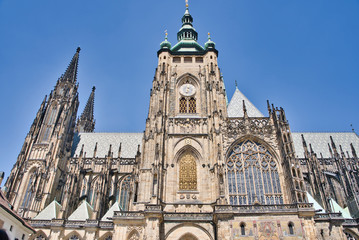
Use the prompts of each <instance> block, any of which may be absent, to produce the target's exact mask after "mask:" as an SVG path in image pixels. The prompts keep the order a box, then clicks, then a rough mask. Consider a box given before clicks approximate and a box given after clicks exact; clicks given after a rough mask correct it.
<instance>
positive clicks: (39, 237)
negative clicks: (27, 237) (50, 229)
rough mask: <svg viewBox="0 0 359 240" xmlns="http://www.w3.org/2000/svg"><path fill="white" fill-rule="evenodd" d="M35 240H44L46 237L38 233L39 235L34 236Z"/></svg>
mask: <svg viewBox="0 0 359 240" xmlns="http://www.w3.org/2000/svg"><path fill="white" fill-rule="evenodd" d="M34 239H35V240H45V239H46V238H45V237H44V235H42V234H40V235H39V236H37V237H35V238H34Z"/></svg>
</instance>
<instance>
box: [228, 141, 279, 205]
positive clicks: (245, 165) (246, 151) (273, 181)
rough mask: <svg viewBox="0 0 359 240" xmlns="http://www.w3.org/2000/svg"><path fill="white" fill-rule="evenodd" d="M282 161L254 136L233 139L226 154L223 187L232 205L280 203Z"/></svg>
mask: <svg viewBox="0 0 359 240" xmlns="http://www.w3.org/2000/svg"><path fill="white" fill-rule="evenodd" d="M281 176H282V169H281V164H280V163H279V161H278V159H277V158H276V156H275V154H274V152H273V151H271V148H270V146H268V144H266V143H265V142H264V141H258V139H256V138H248V137H244V138H242V139H240V140H237V141H235V143H234V144H232V145H231V147H230V148H229V149H228V151H227V154H226V189H227V193H228V197H229V202H230V204H231V205H247V204H249V205H251V204H256V203H260V204H283V202H284V200H283V199H284V196H283V193H284V188H283V186H284V182H283V177H281Z"/></svg>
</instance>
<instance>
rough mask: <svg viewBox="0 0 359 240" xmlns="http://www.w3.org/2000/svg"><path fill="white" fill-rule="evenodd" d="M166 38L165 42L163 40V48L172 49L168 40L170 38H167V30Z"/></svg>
mask: <svg viewBox="0 0 359 240" xmlns="http://www.w3.org/2000/svg"><path fill="white" fill-rule="evenodd" d="M165 32H166V33H165V35H166V36H165V40H164V41H163V42H161V44H160V45H161V49H171V43H170V42H169V41H168V38H167V35H168V33H167V30H166V31H165Z"/></svg>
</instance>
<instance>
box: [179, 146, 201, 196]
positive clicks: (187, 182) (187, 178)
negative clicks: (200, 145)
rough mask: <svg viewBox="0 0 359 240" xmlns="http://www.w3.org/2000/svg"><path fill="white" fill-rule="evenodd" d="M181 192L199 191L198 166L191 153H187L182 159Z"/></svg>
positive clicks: (180, 173)
mask: <svg viewBox="0 0 359 240" xmlns="http://www.w3.org/2000/svg"><path fill="white" fill-rule="evenodd" d="M179 165H180V172H179V190H190V191H191V190H197V166H196V160H195V158H194V156H193V155H192V154H191V153H189V152H188V153H185V154H184V155H183V156H182V157H181V159H180V164H179Z"/></svg>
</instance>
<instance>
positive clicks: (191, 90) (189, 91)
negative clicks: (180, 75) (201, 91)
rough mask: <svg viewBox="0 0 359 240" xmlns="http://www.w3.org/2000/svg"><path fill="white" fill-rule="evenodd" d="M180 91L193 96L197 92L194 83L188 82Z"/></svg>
mask: <svg viewBox="0 0 359 240" xmlns="http://www.w3.org/2000/svg"><path fill="white" fill-rule="evenodd" d="M180 93H181V94H182V95H183V96H186V97H189V96H193V95H194V94H195V93H196V88H195V86H193V85H192V84H190V83H186V84H183V85H182V86H181V88H180Z"/></svg>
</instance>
